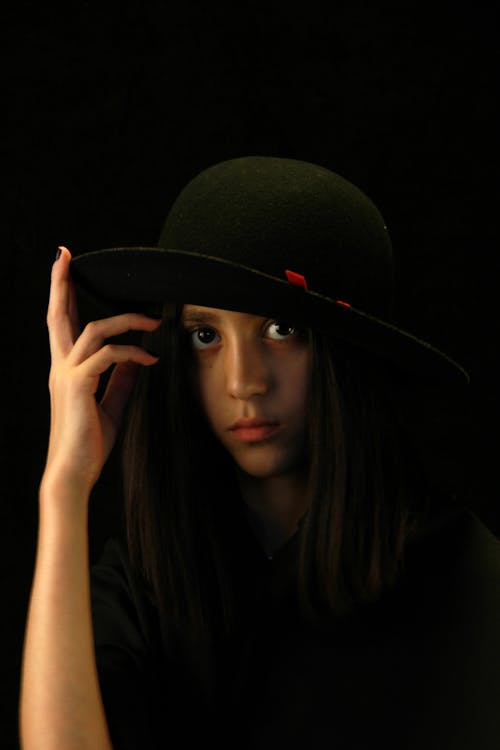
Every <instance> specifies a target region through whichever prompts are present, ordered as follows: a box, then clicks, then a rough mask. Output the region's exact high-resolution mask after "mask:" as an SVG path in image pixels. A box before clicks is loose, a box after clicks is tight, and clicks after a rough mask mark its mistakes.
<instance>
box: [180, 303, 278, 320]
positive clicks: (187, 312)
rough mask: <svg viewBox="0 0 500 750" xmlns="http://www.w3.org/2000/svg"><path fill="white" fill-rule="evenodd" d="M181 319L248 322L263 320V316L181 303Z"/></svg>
mask: <svg viewBox="0 0 500 750" xmlns="http://www.w3.org/2000/svg"><path fill="white" fill-rule="evenodd" d="M182 320H183V321H185V322H188V321H196V322H203V323H221V322H230V321H231V322H250V321H252V320H254V321H262V320H265V318H264V317H262V316H259V315H253V314H252V313H245V312H239V311H235V310H223V309H221V308H219V307H203V306H202V305H183V308H182Z"/></svg>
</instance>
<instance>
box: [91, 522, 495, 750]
mask: <svg viewBox="0 0 500 750" xmlns="http://www.w3.org/2000/svg"><path fill="white" fill-rule="evenodd" d="M238 534H239V537H238V545H237V550H238V552H237V554H238V556H239V558H240V559H239V560H237V561H235V563H236V564H237V565H239V566H240V568H237V569H238V570H242V571H244V574H243V575H242V576H241V580H242V591H241V594H242V595H241V597H240V600H241V604H240V605H239V606H240V609H241V608H243V610H244V611H242V612H240V615H241V616H240V618H239V620H240V622H241V626H240V628H239V631H238V634H237V635H236V636H235V637H234V639H232V641H231V642H230V643H229V642H226V643H225V644H224V645H223V646H220V647H219V651H218V656H217V690H216V694H215V698H214V699H213V701H212V702H210V701H209V700H207V698H206V696H205V694H204V692H203V690H202V689H201V688H200V687H199V686H196V685H195V683H194V682H193V681H192V679H191V677H190V676H189V675H190V672H189V669H187V668H186V665H184V664H183V663H182V661H181V660H179V661H177V660H175V659H173V658H170V659H168V660H166V659H165V656H164V654H163V652H162V647H161V639H160V629H159V623H158V618H157V616H156V610H155V609H154V607H153V606H152V605H151V604H150V603H149V601H148V599H147V597H146V595H145V592H144V591H143V590H142V589H141V587H140V586H138V585H137V583H134V580H133V578H132V575H131V571H130V567H129V563H128V560H127V554H126V550H125V549H124V546H123V545H122V544H121V543H120V542H118V541H117V540H110V541H109V542H108V544H107V546H106V548H105V551H104V553H103V556H102V559H101V560H100V562H99V564H98V565H96V566H94V567H93V569H92V607H93V617H94V630H95V642H96V654H97V663H98V670H99V677H100V682H101V690H102V694H103V700H104V704H105V709H106V714H107V718H108V723H109V727H110V732H111V736H112V740H113V745H114V748H115V750H129V749H130V750H131V749H132V748H137V749H139V748H140V749H141V750H146V749H147V748H168V747H173V748H174V747H175V748H177V747H190V746H195V743H196V745H198V743H203V745H204V746H211V745H212V742H213V743H215V746H216V747H217V748H218V750H220V748H226V747H227V748H229V747H231V748H234V749H236V748H238V750H254V749H255V750H257V748H258V749H259V750H277V748H287V749H288V748H302V749H304V750H305V749H306V748H307V750H316V748H326V747H327V748H332V750H360V749H364V748H368V747H384V748H394V749H396V748H397V750H403V749H409V750H414V749H416V748H418V749H420V748H422V749H424V748H425V750H433V749H434V748H435V749H436V750H438V749H439V750H447V749H448V748H449V750H471V749H474V750H497V748H498V747H500V590H499V581H500V543H499V542H498V540H497V539H496V538H495V537H494V535H493V534H491V532H489V531H488V529H487V528H486V527H485V526H484V525H483V524H482V523H481V522H480V521H479V519H478V518H477V517H476V516H475V515H474V514H473V513H471V512H470V511H467V510H458V511H457V510H454V511H448V512H444V513H440V514H439V515H438V516H436V517H435V518H434V519H433V521H432V522H430V523H429V525H428V527H427V528H426V530H425V532H424V533H422V534H421V535H420V536H419V537H418V539H417V540H416V541H414V542H412V544H411V545H410V546H409V549H408V555H407V565H406V572H405V575H404V577H403V578H402V580H401V581H400V583H399V584H398V586H397V587H396V589H394V590H393V591H392V592H391V593H390V594H386V595H384V596H383V597H382V598H381V599H380V600H379V601H378V602H377V603H376V604H373V605H369V606H366V607H364V608H363V610H362V612H361V613H359V614H357V615H352V616H349V617H347V618H339V619H338V620H334V621H332V622H330V623H329V624H328V625H327V626H325V627H324V628H321V629H319V628H316V627H313V626H311V625H308V624H306V623H304V621H303V620H302V619H301V618H300V616H299V614H298V610H297V608H296V607H295V606H293V603H292V601H291V599H290V596H289V591H290V590H291V589H290V581H291V579H292V578H293V571H294V565H295V563H296V556H297V549H298V541H299V534H300V530H299V531H298V532H297V533H296V534H295V535H294V536H293V537H292V538H291V539H290V540H288V542H287V543H286V544H285V545H284V546H283V547H282V548H281V549H280V550H279V551H278V552H277V553H276V554H275V555H274V558H273V559H272V560H269V559H268V558H267V557H266V555H265V553H264V551H263V550H262V548H261V546H260V544H259V542H258V541H257V538H256V536H255V535H254V533H253V532H252V530H251V528H250V526H249V525H242V528H241V529H240V530H239V531H238ZM198 657H199V658H203V654H202V653H201V652H200V654H199V655H197V654H193V659H194V660H196V659H197V658H198Z"/></svg>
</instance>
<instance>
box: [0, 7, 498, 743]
mask: <svg viewBox="0 0 500 750" xmlns="http://www.w3.org/2000/svg"><path fill="white" fill-rule="evenodd" d="M492 7H493V6H492ZM306 8H307V12H306V11H305V10H304V8H302V9H301V11H300V12H299V11H297V10H294V9H293V7H292V5H291V4H289V3H272V2H267V3H264V2H249V1H248V0H245V1H244V2H238V3H233V4H232V6H229V7H225V6H224V5H222V4H218V3H195V2H193V1H192V0H187V1H186V2H184V3H169V2H160V0H146V1H145V2H136V3H130V2H118V1H116V2H66V3H64V4H61V5H60V6H59V5H58V6H57V7H56V6H55V5H51V4H50V3H48V4H47V3H34V2H17V3H16V4H15V5H12V7H11V8H10V9H8V10H4V11H3V22H2V25H3V34H4V40H3V42H2V52H3V57H4V59H3V64H2V66H1V71H0V75H1V78H2V100H3V105H4V107H3V111H4V114H3V117H2V122H3V125H4V126H5V132H4V134H3V136H2V141H1V149H2V154H1V156H2V173H3V174H2V177H3V179H2V181H1V182H2V190H3V195H2V206H3V208H4V209H5V221H4V222H3V223H2V225H3V247H2V255H1V269H2V270H1V278H2V288H3V302H4V305H3V310H2V334H3V347H2V356H1V376H2V384H1V385H2V390H1V393H2V396H3V410H2V417H3V419H2V446H1V453H0V457H1V460H2V477H3V492H2V500H1V505H0V513H1V529H2V557H3V559H2V565H1V571H2V577H3V580H2V591H3V606H2V610H3V614H2V617H1V622H2V627H3V629H4V632H3V633H2V638H1V643H2V645H3V653H2V655H1V662H2V685H1V694H0V705H1V706H2V710H3V711H4V716H3V717H2V718H1V727H2V728H1V735H0V738H1V742H2V745H1V746H2V747H5V748H7V747H16V744H17V743H16V721H17V719H16V712H17V699H18V680H19V669H20V658H21V647H22V639H23V631H24V622H25V616H26V607H27V603H28V596H29V589H30V585H31V576H32V570H33V562H34V553H35V544H36V528H37V488H38V483H39V480H40V477H41V474H42V471H43V465H44V461H45V451H46V444H47V435H48V427H49V422H48V413H49V404H48V391H47V377H48V370H49V350H48V338H47V332H46V325H45V313H46V306H47V298H48V291H49V279H50V267H51V263H52V261H53V258H54V254H55V250H56V247H57V245H59V244H66V245H67V246H68V247H69V248H70V249H71V250H72V252H73V253H75V254H76V253H80V252H84V251H88V250H94V249H98V248H100V247H110V246H118V245H122V244H123V245H133V244H146V245H147V244H154V243H155V242H156V240H157V237H158V234H159V231H160V228H161V225H162V222H163V219H164V217H165V215H166V212H167V210H168V208H169V206H170V204H171V203H172V202H173V200H174V198H175V197H176V195H177V194H178V192H179V191H180V189H181V188H182V187H183V186H184V185H185V184H186V182H187V181H188V180H189V179H190V178H191V177H193V176H194V175H195V174H197V173H198V172H199V171H201V170H202V169H203V168H205V167H207V166H209V165H211V164H214V163H216V162H218V161H221V160H223V159H227V158H231V157H236V156H242V155H249V154H254V155H274V156H285V157H290V158H298V159H304V160H307V161H313V162H316V163H318V164H322V165H323V166H326V167H328V168H330V169H333V170H334V171H336V172H339V173H340V174H341V175H343V176H344V177H346V178H347V179H349V180H351V181H353V182H354V183H355V184H357V185H358V186H359V187H361V188H362V189H363V190H364V191H365V192H366V193H367V194H368V195H369V196H370V197H371V198H372V199H373V200H374V201H375V203H376V204H377V205H378V206H379V208H380V209H381V211H382V213H383V214H384V216H385V219H386V221H387V223H388V226H389V230H390V233H391V236H392V239H393V244H394V247H395V253H396V262H397V266H396V269H397V274H398V279H399V286H398V312H397V320H398V322H399V323H400V324H401V325H403V326H406V327H407V328H408V329H409V330H411V331H413V332H414V333H416V334H418V335H421V336H422V337H424V338H427V339H428V340H430V341H432V342H433V343H434V344H436V345H438V346H440V347H442V348H443V349H444V350H445V351H446V352H448V353H449V354H450V355H451V356H453V357H455V358H456V359H457V360H458V361H460V362H461V363H463V364H464V365H465V366H466V368H467V369H468V370H469V371H470V374H471V384H470V386H469V388H468V390H467V391H466V393H463V394H458V395H457V394H456V393H449V392H442V391H440V392H439V393H436V392H435V391H434V390H429V391H426V392H424V393H421V394H420V395H419V397H418V398H419V400H418V402H417V403H415V404H413V411H412V414H413V416H412V419H413V420H414V428H415V434H416V436H417V443H418V445H419V446H420V448H421V451H422V455H423V457H424V460H425V462H426V467H427V469H428V471H429V473H430V474H431V476H432V477H433V478H434V480H435V482H436V484H437V485H439V486H440V487H442V488H444V490H445V491H446V492H447V493H449V494H450V497H451V498H452V500H453V502H456V503H457V504H460V505H467V506H469V507H471V508H472V509H473V510H474V512H475V513H476V514H477V515H478V516H479V517H480V518H481V520H483V522H484V523H485V524H487V525H488V526H489V527H490V528H491V529H492V530H493V531H494V532H495V533H497V534H498V533H499V532H500V514H499V512H498V506H497V497H498V489H499V485H500V480H498V478H497V465H498V458H497V448H498V441H497V429H498V427H497V426H498V411H499V409H498V407H499V399H498V395H497V377H498V373H499V368H498V364H499V361H498V353H497V352H498V343H497V342H498V314H497V309H496V305H497V302H498V294H497V283H498V268H497V262H496V256H497V253H498V239H497V238H498V232H497V221H498V191H497V183H496V180H497V172H498V158H497V151H496V140H497V135H496V134H497V132H498V120H497V112H496V99H497V88H498V81H497V80H495V64H496V63H497V59H496V58H497V54H496V46H497V40H496V37H495V28H496V27H495V24H494V23H493V15H492V13H493V11H492V10H489V9H488V8H487V7H486V4H481V3H480V4H477V3H476V4H475V5H474V6H470V5H468V6H464V7H463V8H461V7H460V6H459V5H458V4H455V3H449V4H448V3H439V2H436V3H434V4H432V5H429V6H425V5H423V4H422V3H421V2H409V3H395V2H394V3H371V2H368V0H367V1H366V2H359V1H356V0H354V1H352V2H349V3H345V4H344V3H341V4H339V3H329V4H328V6H327V10H325V9H323V10H321V9H320V6H319V5H317V6H315V5H314V4H313V3H308V4H307V5H306ZM116 481H117V468H116V455H113V456H112V458H111V460H110V462H109V464H108V465H107V466H106V467H105V470H104V472H103V475H102V477H101V481H100V484H99V485H98V486H97V488H96V490H95V492H94V497H93V499H92V513H91V527H92V539H93V542H92V554H93V556H95V555H96V554H98V552H99V549H100V547H101V544H102V542H103V540H104V539H105V538H106V536H107V535H108V534H109V531H110V528H112V527H113V524H114V523H115V521H116V518H117V513H118V507H119V493H117V492H116V491H115V490H113V487H114V485H115V483H116Z"/></svg>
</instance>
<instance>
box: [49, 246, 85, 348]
mask: <svg viewBox="0 0 500 750" xmlns="http://www.w3.org/2000/svg"><path fill="white" fill-rule="evenodd" d="M60 249H61V255H60V257H59V259H58V260H56V261H55V262H54V263H53V265H52V274H51V282H50V295H49V305H48V308H47V326H48V329H49V340H50V351H51V355H52V360H53V361H57V360H58V359H61V358H62V357H65V356H66V355H67V354H68V352H69V351H71V348H72V346H73V343H74V342H75V340H76V338H77V336H78V333H79V324H78V316H76V317H75V312H76V303H75V300H74V289H73V284H72V281H71V278H70V274H69V263H70V261H71V253H70V251H69V250H68V249H67V248H66V247H61V248H60Z"/></svg>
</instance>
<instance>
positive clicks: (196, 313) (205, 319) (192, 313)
mask: <svg viewBox="0 0 500 750" xmlns="http://www.w3.org/2000/svg"><path fill="white" fill-rule="evenodd" d="M218 321H219V316H218V315H217V314H216V313H213V312H209V311H208V310H196V308H195V309H194V310H188V312H183V313H182V322H183V323H217V322H218Z"/></svg>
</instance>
